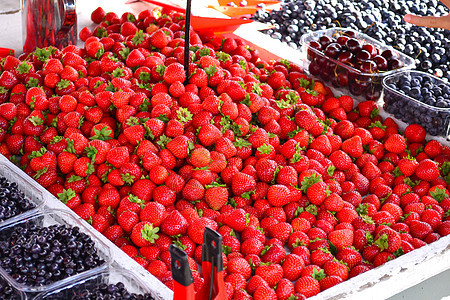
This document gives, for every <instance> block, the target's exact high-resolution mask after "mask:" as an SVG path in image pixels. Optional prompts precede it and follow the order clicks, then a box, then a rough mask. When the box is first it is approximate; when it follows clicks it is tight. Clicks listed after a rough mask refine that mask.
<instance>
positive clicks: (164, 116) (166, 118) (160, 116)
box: [156, 114, 170, 122]
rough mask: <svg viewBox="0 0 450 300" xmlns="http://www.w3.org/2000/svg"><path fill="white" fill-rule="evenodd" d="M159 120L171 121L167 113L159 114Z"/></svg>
mask: <svg viewBox="0 0 450 300" xmlns="http://www.w3.org/2000/svg"><path fill="white" fill-rule="evenodd" d="M156 118H157V119H158V120H161V121H163V122H169V120H170V119H169V118H168V117H167V114H161V115H159V116H157V117H156Z"/></svg>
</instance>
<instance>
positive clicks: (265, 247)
mask: <svg viewBox="0 0 450 300" xmlns="http://www.w3.org/2000/svg"><path fill="white" fill-rule="evenodd" d="M272 247H273V245H268V246H264V249H263V250H262V251H261V255H264V254H266V253H267V251H269V250H270V248H272Z"/></svg>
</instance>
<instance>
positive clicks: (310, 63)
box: [300, 27, 415, 101]
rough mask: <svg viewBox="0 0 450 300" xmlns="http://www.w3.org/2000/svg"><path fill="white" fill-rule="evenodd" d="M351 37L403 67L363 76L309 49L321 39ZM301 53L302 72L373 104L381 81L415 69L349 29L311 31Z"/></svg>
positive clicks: (405, 58)
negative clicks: (302, 61) (346, 34)
mask: <svg viewBox="0 0 450 300" xmlns="http://www.w3.org/2000/svg"><path fill="white" fill-rule="evenodd" d="M348 32H350V33H352V35H354V36H353V37H354V38H356V39H357V40H359V41H362V42H364V43H365V44H370V45H373V46H375V47H376V48H377V49H379V50H381V51H385V50H391V51H392V53H393V55H394V56H395V57H396V58H397V59H398V60H399V61H400V62H401V63H402V64H403V67H401V68H398V69H395V70H390V71H383V72H376V73H364V72H362V71H361V70H359V69H356V68H354V67H352V66H350V65H347V64H345V63H343V62H341V61H338V60H337V59H333V58H331V57H328V56H326V55H325V54H324V53H323V52H321V51H319V50H317V49H315V48H313V47H312V46H310V42H312V41H318V40H319V38H320V37H322V36H327V37H330V38H336V37H338V36H341V35H345V33H348ZM300 44H301V51H302V55H303V58H304V66H303V67H304V69H305V70H307V71H308V72H309V73H310V74H311V75H312V76H315V77H317V78H320V79H321V80H323V81H325V82H327V83H331V84H332V86H334V87H335V88H338V89H340V90H342V89H343V90H348V91H349V92H350V93H351V94H352V95H353V96H356V97H358V98H359V99H361V100H373V101H376V100H378V99H379V97H380V96H381V92H382V80H383V78H384V77H386V76H388V75H391V74H395V73H398V72H400V71H403V70H409V69H412V68H414V66H415V62H414V59H412V58H411V57H409V56H407V55H405V54H403V53H401V52H399V51H397V50H395V49H394V48H392V47H389V46H387V45H385V44H383V43H382V42H380V41H378V40H375V39H373V38H371V37H369V36H368V35H365V34H363V33H361V32H358V31H355V30H353V29H349V28H341V27H335V28H329V29H325V30H317V31H312V32H310V33H306V34H304V35H303V36H302V37H301V38H300Z"/></svg>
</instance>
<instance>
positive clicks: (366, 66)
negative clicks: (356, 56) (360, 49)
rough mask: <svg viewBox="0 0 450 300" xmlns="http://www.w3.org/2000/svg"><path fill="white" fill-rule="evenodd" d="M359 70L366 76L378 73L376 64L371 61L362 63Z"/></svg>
mask: <svg viewBox="0 0 450 300" xmlns="http://www.w3.org/2000/svg"><path fill="white" fill-rule="evenodd" d="M359 69H360V70H361V72H363V73H367V74H372V73H376V72H377V71H378V68H377V64H376V63H375V62H374V61H371V60H366V61H363V62H362V63H361V66H360V67H359Z"/></svg>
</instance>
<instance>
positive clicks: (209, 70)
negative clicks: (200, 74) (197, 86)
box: [205, 65, 218, 78]
mask: <svg viewBox="0 0 450 300" xmlns="http://www.w3.org/2000/svg"><path fill="white" fill-rule="evenodd" d="M217 71H218V69H217V66H216V65H210V66H209V67H206V68H205V72H206V75H208V78H210V77H212V76H214V75H215V74H216V73H217Z"/></svg>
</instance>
